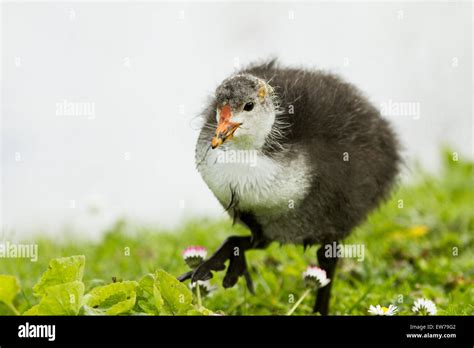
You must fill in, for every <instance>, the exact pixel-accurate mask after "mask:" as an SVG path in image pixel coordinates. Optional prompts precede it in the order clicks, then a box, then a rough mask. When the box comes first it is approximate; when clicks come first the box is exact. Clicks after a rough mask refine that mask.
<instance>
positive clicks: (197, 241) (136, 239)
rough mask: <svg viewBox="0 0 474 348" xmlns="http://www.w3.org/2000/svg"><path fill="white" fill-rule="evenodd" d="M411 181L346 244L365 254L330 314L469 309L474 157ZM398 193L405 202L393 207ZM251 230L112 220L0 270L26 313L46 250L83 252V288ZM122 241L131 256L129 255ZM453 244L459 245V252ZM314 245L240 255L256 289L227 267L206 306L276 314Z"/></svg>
mask: <svg viewBox="0 0 474 348" xmlns="http://www.w3.org/2000/svg"><path fill="white" fill-rule="evenodd" d="M417 172H418V173H419V174H418V179H417V180H416V182H414V183H412V184H410V185H407V186H403V187H400V188H398V189H397V190H396V191H395V192H394V193H393V196H392V199H391V200H390V201H388V202H386V203H385V204H384V205H383V206H381V207H380V209H378V210H377V211H376V212H374V213H373V214H372V215H371V216H370V217H369V219H368V220H367V221H366V222H365V223H364V224H363V225H361V226H360V227H359V228H358V229H357V230H356V231H354V233H353V234H352V235H351V236H350V237H349V238H348V239H347V240H345V243H346V244H347V243H357V244H363V245H364V246H365V259H364V261H363V262H358V261H357V260H356V259H349V258H345V259H342V260H341V262H340V264H339V268H338V271H337V274H336V279H334V280H333V281H334V287H333V296H332V300H331V310H330V311H331V314H336V315H366V314H367V309H368V307H369V306H370V304H374V305H375V304H381V305H386V306H388V304H391V303H393V304H395V305H397V306H398V307H399V310H400V313H399V314H400V315H404V314H405V315H408V314H410V308H411V306H412V304H413V301H414V300H415V299H417V298H419V297H426V298H429V299H431V300H433V301H434V302H435V303H436V305H437V307H438V314H440V315H472V314H474V305H473V303H474V301H473V300H474V287H473V279H474V277H473V273H474V257H473V256H474V247H473V236H474V233H473V231H474V209H473V207H474V181H473V178H474V176H473V174H474V164H473V163H471V162H462V161H453V160H452V158H451V156H450V155H449V153H446V154H445V155H444V165H443V169H442V171H441V172H440V173H439V174H438V175H436V176H430V175H428V174H426V173H422V172H421V171H420V170H418V171H417ZM399 200H403V208H400V207H399V203H400V202H399ZM247 233H248V232H247V231H246V230H245V229H243V228H242V227H239V226H232V224H231V221H230V220H229V219H225V218H223V219H222V220H220V221H210V220H201V221H189V222H187V223H185V224H184V225H183V226H182V227H181V228H179V229H177V230H174V231H166V230H160V229H155V228H151V227H136V226H129V225H127V223H126V222H124V221H120V222H117V223H116V224H115V225H114V226H113V227H112V228H111V229H110V230H109V231H107V232H106V233H105V235H104V237H103V239H102V241H101V242H99V243H92V242H86V241H81V240H80V239H77V238H74V240H70V241H68V242H61V243H58V242H55V241H54V240H50V239H43V238H39V239H38V240H37V243H38V245H39V259H38V261H37V262H30V261H29V260H26V259H0V274H10V275H15V276H17V277H18V279H19V280H20V283H21V287H22V291H21V292H20V294H19V295H17V297H16V299H15V301H14V304H15V307H16V308H17V309H18V310H19V312H24V311H25V310H26V309H28V308H30V307H31V306H32V305H33V304H35V303H37V299H36V298H35V297H34V296H33V293H32V286H33V285H34V284H35V283H36V282H37V281H38V279H39V278H40V276H41V274H42V273H43V272H44V271H45V270H46V269H47V267H48V262H49V260H50V259H51V258H56V257H62V256H70V255H77V254H83V255H85V256H86V266H85V272H84V282H85V285H86V292H87V291H88V290H89V289H91V288H92V287H94V286H96V285H98V284H104V283H110V282H112V277H116V278H118V279H123V280H139V279H140V278H141V277H142V276H143V275H144V274H146V273H149V272H154V271H155V270H156V269H158V268H161V269H164V270H166V271H167V272H169V273H171V274H174V275H179V274H181V273H183V272H185V271H187V266H186V265H185V263H184V262H183V260H182V258H181V251H182V250H183V249H184V248H185V247H187V246H189V245H202V246H205V247H207V248H208V249H209V251H210V252H211V251H212V250H214V249H215V248H217V247H218V246H219V245H220V243H221V242H222V241H223V240H224V239H225V238H226V237H227V236H230V235H232V234H241V235H245V234H247ZM126 248H129V250H130V255H129V256H126V250H128V249H126ZM456 251H457V253H456ZM315 255H316V247H313V248H308V249H307V250H306V251H304V250H303V247H301V246H280V245H278V244H275V243H274V244H272V245H271V246H270V247H269V248H268V249H266V250H262V251H250V252H248V253H247V258H248V262H249V264H250V267H251V274H252V276H253V280H254V283H255V286H256V295H251V294H250V293H249V292H248V291H247V289H246V286H245V283H244V281H243V280H242V279H241V280H239V283H238V284H237V286H235V287H234V288H232V289H228V290H225V289H223V288H222V286H221V281H222V278H223V275H224V273H223V272H220V273H216V274H215V277H214V278H213V279H212V283H213V284H214V285H218V288H217V290H216V291H215V292H214V293H213V296H211V297H207V298H204V299H203V304H204V305H205V306H206V307H207V308H209V309H211V310H213V311H221V312H223V313H225V314H227V315H281V314H285V313H286V312H287V311H288V310H289V309H290V308H291V307H292V303H289V299H290V298H292V297H294V301H296V300H297V299H298V298H299V297H300V295H301V294H302V293H303V292H304V291H305V286H304V283H303V280H302V278H301V273H302V271H304V269H305V268H306V266H307V265H308V264H315V262H316V258H315ZM313 301H314V294H311V295H310V296H307V297H306V298H305V300H304V301H303V302H302V303H301V305H300V306H299V307H298V308H297V309H296V311H295V313H294V315H308V314H311V309H312V305H313Z"/></svg>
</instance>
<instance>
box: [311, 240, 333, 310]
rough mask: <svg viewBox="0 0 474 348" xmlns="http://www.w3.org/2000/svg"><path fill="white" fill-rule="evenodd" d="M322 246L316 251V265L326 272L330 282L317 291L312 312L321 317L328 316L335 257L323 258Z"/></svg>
mask: <svg viewBox="0 0 474 348" xmlns="http://www.w3.org/2000/svg"><path fill="white" fill-rule="evenodd" d="M324 245H325V244H323V245H321V247H320V248H319V249H318V253H317V255H318V263H319V267H321V268H322V269H324V270H325V271H326V275H327V277H328V278H329V279H331V282H330V283H329V284H328V285H326V286H325V287H324V288H321V289H318V293H317V296H316V303H315V305H314V309H313V312H315V313H320V314H321V315H328V313H329V300H330V298H331V287H332V283H333V282H334V274H335V271H336V265H337V257H332V258H328V257H326V256H325V250H324Z"/></svg>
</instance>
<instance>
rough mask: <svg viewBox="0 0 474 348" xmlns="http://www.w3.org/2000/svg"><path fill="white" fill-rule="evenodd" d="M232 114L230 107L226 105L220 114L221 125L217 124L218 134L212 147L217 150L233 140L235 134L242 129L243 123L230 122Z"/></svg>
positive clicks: (213, 140)
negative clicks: (238, 129)
mask: <svg viewBox="0 0 474 348" xmlns="http://www.w3.org/2000/svg"><path fill="white" fill-rule="evenodd" d="M231 116H232V112H231V109H230V105H228V104H227V105H224V106H223V107H222V109H221V110H220V113H219V123H218V124H217V129H216V134H215V135H214V137H213V138H212V142H211V147H212V148H213V149H215V148H216V147H219V146H221V145H222V144H223V143H224V142H225V141H226V140H230V139H232V136H233V135H234V132H235V131H236V130H237V128H239V127H240V125H241V123H238V122H232V121H231V120H230V118H231Z"/></svg>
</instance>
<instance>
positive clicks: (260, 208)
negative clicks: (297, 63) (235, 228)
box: [179, 61, 400, 315]
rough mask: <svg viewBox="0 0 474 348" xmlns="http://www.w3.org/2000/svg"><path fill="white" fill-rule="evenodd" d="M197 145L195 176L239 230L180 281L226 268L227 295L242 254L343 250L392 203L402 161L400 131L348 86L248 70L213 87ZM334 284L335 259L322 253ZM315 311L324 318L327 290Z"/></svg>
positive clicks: (321, 77)
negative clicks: (273, 249) (243, 230)
mask: <svg viewBox="0 0 474 348" xmlns="http://www.w3.org/2000/svg"><path fill="white" fill-rule="evenodd" d="M203 116H204V121H205V122H204V126H203V127H202V130H201V133H200V135H199V139H198V142H197V146H196V163H197V169H198V170H199V172H200V173H201V175H202V177H203V179H204V181H205V182H206V183H207V185H208V186H209V188H210V189H211V190H212V192H213V193H214V195H215V196H216V198H217V199H218V200H219V202H220V203H221V204H222V206H223V207H225V209H226V210H227V211H228V212H229V214H230V215H231V217H232V218H233V219H234V221H236V222H238V223H242V224H244V225H245V226H247V227H248V228H249V229H250V232H251V235H250V236H248V237H241V236H233V237H230V238H228V239H227V240H226V241H225V242H224V243H223V244H222V246H221V247H220V248H219V249H218V250H217V251H216V252H215V253H214V254H213V255H212V256H211V257H210V258H209V259H208V260H206V261H204V262H203V263H202V264H201V265H199V266H198V267H197V268H196V269H195V270H193V271H191V272H188V273H186V274H183V275H182V276H181V277H179V279H180V280H186V279H189V278H192V281H196V280H206V279H209V278H211V277H212V271H219V270H224V269H225V262H226V261H227V260H229V261H230V262H229V266H228V269H227V273H226V275H225V277H224V281H223V286H224V287H226V288H227V287H231V286H233V285H235V283H236V282H237V280H238V278H239V277H240V276H244V277H245V279H246V281H247V285H248V286H249V288H250V289H251V290H252V289H253V287H252V282H251V279H250V276H249V273H248V270H247V265H246V260H245V251H247V250H249V249H256V248H264V247H266V246H267V245H268V244H269V243H271V242H272V241H277V242H280V243H292V244H302V245H304V246H308V245H313V244H320V245H323V246H324V245H326V244H331V245H334V244H333V243H334V242H336V243H339V242H340V241H341V240H342V239H343V238H344V237H346V236H347V235H348V234H349V233H350V232H351V230H353V229H354V227H356V226H357V225H358V224H360V223H361V222H362V221H363V220H364V219H365V218H366V216H367V214H368V213H369V212H370V211H371V210H373V209H374V208H376V207H377V205H378V204H379V203H380V202H381V201H382V200H383V199H384V198H386V197H387V195H388V194H389V191H390V189H391V187H392V186H393V183H394V181H395V177H396V175H397V172H398V167H399V162H400V157H399V154H398V145H397V141H396V137H395V135H394V132H393V131H392V129H391V127H390V125H389V124H388V122H387V121H386V120H384V119H383V118H382V117H381V116H380V113H379V111H378V110H377V109H376V108H375V107H374V106H373V105H372V104H371V103H370V102H369V101H368V100H367V98H366V97H365V96H364V95H363V94H362V93H361V92H360V91H359V90H358V89H357V88H356V87H354V86H353V85H352V84H350V83H347V82H345V81H343V80H342V79H340V78H339V77H337V76H335V75H333V74H329V73H325V72H322V71H313V70H306V69H294V68H283V67H280V66H278V64H277V63H276V62H275V61H271V62H268V63H265V64H260V65H253V66H250V67H248V68H246V69H244V70H242V71H240V72H239V73H237V74H235V75H232V76H230V77H229V78H227V79H226V80H224V81H223V82H222V84H221V85H220V86H219V87H218V88H217V90H216V92H215V96H214V98H213V100H212V102H211V103H210V105H209V106H208V107H207V109H206V110H205V112H204V113H203ZM317 257H318V262H319V265H320V267H321V268H323V269H324V270H326V272H327V275H328V277H329V278H333V276H334V271H335V267H336V262H337V258H331V257H327V256H326V255H325V253H324V249H323V247H320V249H319V250H318V252H317ZM331 284H332V282H331V283H330V284H329V285H327V286H326V287H323V288H321V289H320V290H319V291H318V295H317V299H316V304H315V307H314V310H315V311H317V312H320V313H321V314H323V315H324V314H327V312H328V306H329V294H330V286H331Z"/></svg>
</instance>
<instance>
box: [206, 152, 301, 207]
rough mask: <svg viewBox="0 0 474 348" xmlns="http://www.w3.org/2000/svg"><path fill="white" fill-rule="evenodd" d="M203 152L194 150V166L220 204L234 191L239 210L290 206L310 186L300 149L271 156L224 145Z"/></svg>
mask: <svg viewBox="0 0 474 348" xmlns="http://www.w3.org/2000/svg"><path fill="white" fill-rule="evenodd" d="M205 153H206V151H200V153H198V158H197V160H198V165H197V168H198V170H199V172H200V173H201V175H202V177H203V179H204V181H205V182H206V183H207V185H208V186H209V188H210V189H211V191H212V192H213V193H214V194H215V195H216V197H217V198H218V199H219V201H220V202H221V203H222V204H223V205H224V206H227V205H228V204H230V202H231V200H232V191H234V193H235V194H236V196H237V199H238V202H239V208H240V209H241V210H249V211H252V212H256V213H258V211H265V210H268V209H271V210H283V209H291V206H292V204H294V203H297V202H299V201H301V200H302V199H303V198H304V197H305V196H306V194H307V191H308V188H309V187H310V179H309V177H308V172H309V167H308V164H307V160H306V158H305V154H304V153H301V152H300V153H299V154H298V155H297V156H281V157H278V158H276V159H274V158H271V157H268V156H266V155H264V154H263V153H262V152H260V151H257V150H242V149H240V148H238V147H233V146H226V147H225V148H224V147H223V148H217V149H215V150H212V149H211V150H208V151H207V154H206V155H205ZM199 155H201V156H205V158H202V157H201V158H200V156H199Z"/></svg>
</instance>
